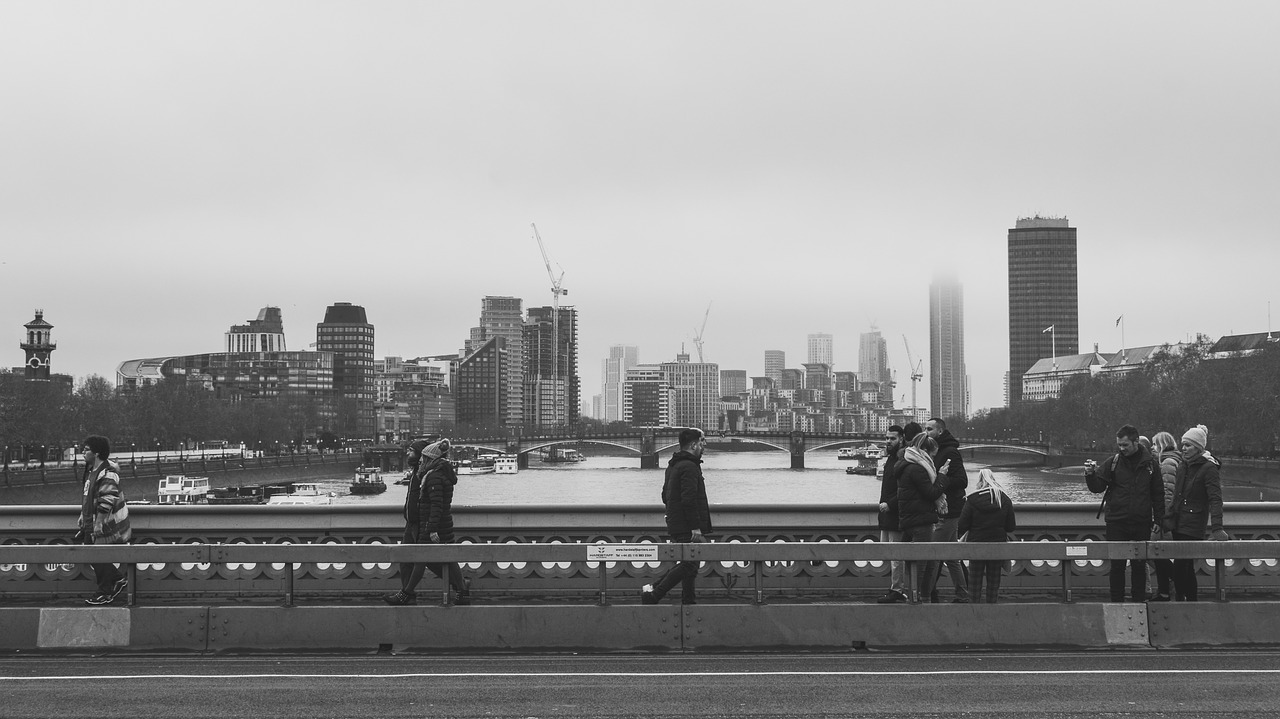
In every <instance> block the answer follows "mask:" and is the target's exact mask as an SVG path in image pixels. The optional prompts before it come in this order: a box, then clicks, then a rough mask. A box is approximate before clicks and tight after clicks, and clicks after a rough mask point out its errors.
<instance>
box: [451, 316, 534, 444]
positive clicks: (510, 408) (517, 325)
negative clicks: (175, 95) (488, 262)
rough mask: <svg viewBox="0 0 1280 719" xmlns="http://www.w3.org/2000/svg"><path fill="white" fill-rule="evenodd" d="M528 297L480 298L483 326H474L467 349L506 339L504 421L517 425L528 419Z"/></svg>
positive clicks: (467, 342)
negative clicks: (490, 341) (526, 334)
mask: <svg viewBox="0 0 1280 719" xmlns="http://www.w3.org/2000/svg"><path fill="white" fill-rule="evenodd" d="M523 307H524V300H521V299H520V298H519V297H485V298H484V299H482V300H480V326H479V327H473V328H472V329H471V338H470V339H468V340H467V341H466V343H465V344H464V353H465V354H471V352H473V351H474V350H476V349H478V348H480V347H481V346H483V345H484V344H485V343H487V342H488V341H489V340H491V339H493V338H495V337H496V338H498V339H500V340H502V343H501V344H502V353H503V356H504V360H503V367H504V371H505V372H506V373H507V376H506V379H505V380H504V381H503V383H502V386H503V387H504V390H503V391H504V395H503V397H502V400H501V401H502V407H503V409H502V422H501V423H500V424H505V425H507V426H511V427H517V426H519V425H520V424H521V423H522V422H523V421H524V382H523V379H524V310H523Z"/></svg>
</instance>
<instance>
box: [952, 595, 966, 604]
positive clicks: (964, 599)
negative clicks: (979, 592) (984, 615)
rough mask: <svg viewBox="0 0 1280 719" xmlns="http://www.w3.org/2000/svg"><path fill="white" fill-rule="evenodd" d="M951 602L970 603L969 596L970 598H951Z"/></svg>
mask: <svg viewBox="0 0 1280 719" xmlns="http://www.w3.org/2000/svg"><path fill="white" fill-rule="evenodd" d="M951 603H952V604H968V603H969V598H968V597H956V598H955V599H952V600H951Z"/></svg>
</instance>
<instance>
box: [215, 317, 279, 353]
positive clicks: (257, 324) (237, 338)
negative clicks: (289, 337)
mask: <svg viewBox="0 0 1280 719" xmlns="http://www.w3.org/2000/svg"><path fill="white" fill-rule="evenodd" d="M226 348H227V351H228V352H284V351H285V350H286V349H287V348H286V347H285V346H284V318H283V317H282V316H281V314H280V308H279V307H263V308H262V309H260V310H258V319H256V320H249V321H248V322H246V323H244V324H242V325H231V329H230V330H227V334H226Z"/></svg>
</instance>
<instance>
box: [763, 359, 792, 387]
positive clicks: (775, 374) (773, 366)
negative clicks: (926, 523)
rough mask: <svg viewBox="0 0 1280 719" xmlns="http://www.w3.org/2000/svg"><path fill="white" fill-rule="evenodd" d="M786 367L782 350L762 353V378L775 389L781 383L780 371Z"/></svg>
mask: <svg viewBox="0 0 1280 719" xmlns="http://www.w3.org/2000/svg"><path fill="white" fill-rule="evenodd" d="M786 366H787V353H786V352H783V351H782V350H765V351H764V376H765V377H768V378H769V379H771V380H773V385H774V386H775V387H777V386H778V385H779V384H780V383H781V382H782V370H784V369H786Z"/></svg>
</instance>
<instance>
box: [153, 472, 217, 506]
mask: <svg viewBox="0 0 1280 719" xmlns="http://www.w3.org/2000/svg"><path fill="white" fill-rule="evenodd" d="M208 495H209V478H208V477H188V476H187V475H185V474H170V475H167V476H165V477H163V478H162V479H161V480H160V486H159V488H158V489H157V490H156V503H157V504H169V505H173V504H207V503H208V502H209V496H208Z"/></svg>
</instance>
